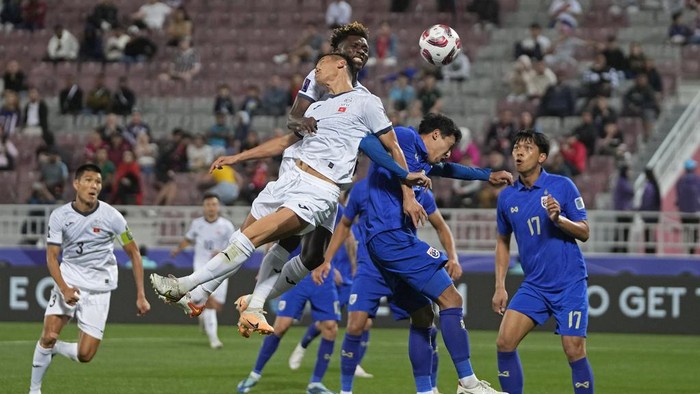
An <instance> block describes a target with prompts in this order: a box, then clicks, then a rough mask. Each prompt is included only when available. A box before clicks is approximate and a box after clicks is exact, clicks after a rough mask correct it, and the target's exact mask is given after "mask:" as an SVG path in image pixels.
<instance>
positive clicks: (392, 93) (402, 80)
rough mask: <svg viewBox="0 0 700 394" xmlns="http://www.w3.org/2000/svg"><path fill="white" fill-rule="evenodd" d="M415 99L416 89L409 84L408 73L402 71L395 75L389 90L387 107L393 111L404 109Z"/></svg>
mask: <svg viewBox="0 0 700 394" xmlns="http://www.w3.org/2000/svg"><path fill="white" fill-rule="evenodd" d="M415 99H416V90H415V89H414V88H413V85H411V80H410V79H409V77H408V74H406V73H404V72H402V73H399V75H398V76H397V77H396V81H394V84H393V86H392V87H391V89H390V90H389V106H388V107H389V109H391V110H394V111H399V112H401V111H406V110H408V109H409V108H410V107H411V105H412V104H413V102H414V100H415Z"/></svg>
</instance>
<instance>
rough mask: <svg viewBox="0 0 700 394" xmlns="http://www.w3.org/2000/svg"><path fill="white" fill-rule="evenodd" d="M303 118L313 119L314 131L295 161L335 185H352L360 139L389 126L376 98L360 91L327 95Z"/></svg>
mask: <svg viewBox="0 0 700 394" xmlns="http://www.w3.org/2000/svg"><path fill="white" fill-rule="evenodd" d="M304 116H306V117H313V118H314V119H316V121H317V122H318V123H317V125H318V130H317V132H316V134H313V135H307V136H305V137H304V139H303V140H302V145H301V147H300V149H299V152H298V155H299V158H300V159H301V160H303V161H304V162H305V163H306V164H308V165H309V166H311V167H312V168H313V169H314V170H316V171H318V172H320V173H321V174H323V175H324V176H325V177H327V178H328V179H330V180H332V181H333V182H334V183H336V184H347V183H351V182H352V175H353V172H354V170H355V165H356V162H357V150H358V149H359V147H360V140H362V139H363V138H364V137H366V136H367V135H369V134H377V135H381V134H383V133H385V132H387V131H389V130H391V127H392V126H391V121H390V120H389V118H388V117H387V116H386V112H385V111H384V106H383V105H382V101H381V100H380V99H379V97H377V96H375V95H373V94H371V93H367V92H365V91H363V90H360V89H355V90H351V91H349V92H345V93H341V94H338V95H328V96H327V98H325V99H324V100H323V101H320V102H317V103H314V104H312V105H311V106H310V107H309V109H307V110H306V113H305V114H304Z"/></svg>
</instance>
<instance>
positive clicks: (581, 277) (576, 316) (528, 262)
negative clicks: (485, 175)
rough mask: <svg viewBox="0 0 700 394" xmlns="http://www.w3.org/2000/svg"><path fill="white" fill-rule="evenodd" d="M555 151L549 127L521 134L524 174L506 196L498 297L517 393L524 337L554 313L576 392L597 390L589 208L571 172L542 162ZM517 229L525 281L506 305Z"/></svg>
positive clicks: (516, 147) (509, 384)
mask: <svg viewBox="0 0 700 394" xmlns="http://www.w3.org/2000/svg"><path fill="white" fill-rule="evenodd" d="M548 154H549V140H548V139H547V137H546V136H545V135H544V134H542V133H536V132H533V131H521V132H519V133H518V134H516V136H515V138H514V142H513V159H514V160H515V168H516V170H517V171H518V173H519V174H520V176H519V179H518V181H517V182H516V183H515V185H513V187H509V188H506V189H505V190H503V191H502V192H501V194H500V195H499V196H498V208H497V221H498V239H497V243H496V291H495V293H494V295H493V301H492V302H493V303H492V307H493V310H494V311H495V312H496V313H499V314H501V315H503V320H502V321H501V327H500V329H499V332H498V339H497V347H498V379H499V381H500V383H501V389H503V390H505V391H507V392H509V393H511V394H520V393H522V392H523V370H522V366H521V365H520V358H519V357H518V351H517V347H518V344H520V341H522V339H523V338H524V337H525V336H526V335H527V334H528V332H530V330H532V329H533V328H535V326H536V325H540V324H544V322H545V321H547V319H549V318H550V317H552V316H554V319H555V320H556V323H557V324H556V333H557V334H559V335H561V343H562V346H563V348H564V353H565V354H566V358H567V359H568V360H569V365H570V366H571V375H572V380H573V387H574V393H576V394H584V393H585V394H588V393H593V372H592V370H591V366H590V364H589V363H588V359H587V358H586V327H587V326H588V297H587V295H586V287H587V277H588V275H587V273H586V263H585V262H584V260H583V255H582V254H581V249H580V248H579V246H578V244H577V243H576V241H577V240H579V241H583V242H585V241H586V240H588V236H589V228H588V221H587V220H586V208H585V206H584V203H583V199H582V198H581V194H580V193H579V191H578V189H576V186H575V185H574V183H573V182H572V181H571V180H570V179H569V178H566V177H563V176H559V175H552V174H548V173H547V172H545V171H544V170H543V169H542V163H544V161H545V160H546V159H547V155H548ZM511 234H514V235H515V240H516V241H517V243H518V251H519V253H520V261H521V264H522V267H523V271H524V274H525V280H524V281H523V283H522V284H521V285H520V288H519V289H518V291H517V292H516V293H515V296H513V299H512V300H511V301H510V304H508V306H507V308H506V303H507V301H508V293H507V292H506V273H507V271H508V265H509V262H510V237H511Z"/></svg>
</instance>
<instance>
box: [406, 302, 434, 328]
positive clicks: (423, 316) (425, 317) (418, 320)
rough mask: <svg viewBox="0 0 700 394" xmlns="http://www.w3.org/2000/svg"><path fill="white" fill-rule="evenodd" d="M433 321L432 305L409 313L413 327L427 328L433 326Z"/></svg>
mask: <svg viewBox="0 0 700 394" xmlns="http://www.w3.org/2000/svg"><path fill="white" fill-rule="evenodd" d="M433 320H435V313H434V312H433V306H432V305H426V306H425V307H423V308H420V309H418V310H416V311H413V312H411V324H412V325H413V326H415V327H420V328H428V327H430V326H432V325H433Z"/></svg>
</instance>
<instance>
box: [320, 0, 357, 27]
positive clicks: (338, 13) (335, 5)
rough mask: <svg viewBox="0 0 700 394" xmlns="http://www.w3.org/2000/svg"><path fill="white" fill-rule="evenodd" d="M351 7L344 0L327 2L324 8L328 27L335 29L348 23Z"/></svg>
mask: <svg viewBox="0 0 700 394" xmlns="http://www.w3.org/2000/svg"><path fill="white" fill-rule="evenodd" d="M350 17H352V7H351V6H350V4H348V2H347V1H345V0H335V1H331V3H330V4H328V8H327V9H326V25H327V26H328V28H329V29H335V28H337V27H340V26H342V25H347V24H348V23H350Z"/></svg>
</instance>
